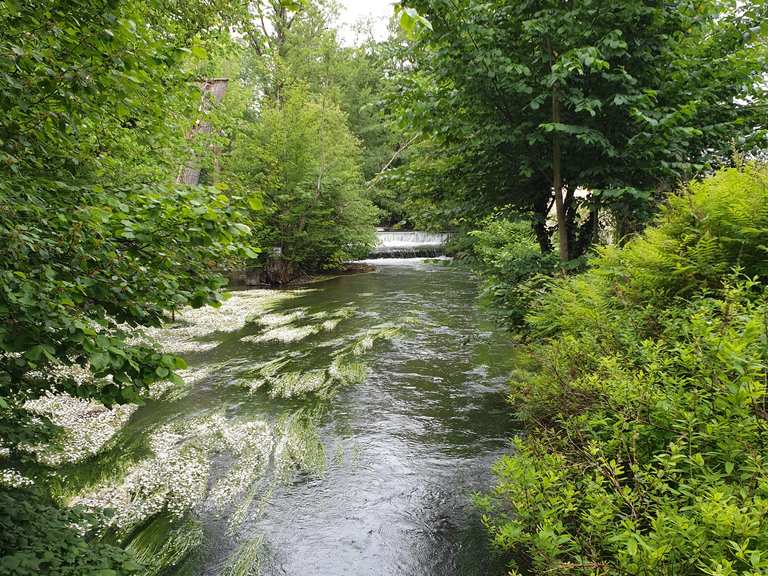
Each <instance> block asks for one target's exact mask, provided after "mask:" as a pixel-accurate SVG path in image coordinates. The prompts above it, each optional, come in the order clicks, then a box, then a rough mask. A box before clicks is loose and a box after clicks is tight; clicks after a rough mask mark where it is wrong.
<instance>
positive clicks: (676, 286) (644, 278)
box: [479, 167, 768, 575]
mask: <svg viewBox="0 0 768 576" xmlns="http://www.w3.org/2000/svg"><path fill="white" fill-rule="evenodd" d="M767 244H768V170H766V169H765V168H760V169H758V168H754V167H746V168H743V169H741V170H739V169H729V170H724V171H721V172H719V173H717V174H716V175H715V176H713V177H711V178H709V179H707V180H705V181H703V182H700V183H692V184H691V185H690V186H689V189H688V190H687V191H686V192H685V193H683V194H681V195H680V196H675V197H672V198H671V199H670V201H669V204H668V206H666V207H665V209H664V210H663V213H662V215H661V216H660V218H659V219H658V221H657V223H656V224H655V225H654V226H653V227H652V228H650V229H649V230H648V231H647V233H645V234H644V235H643V236H641V237H638V238H636V239H634V240H632V241H630V242H629V243H628V245H627V246H626V247H624V248H618V247H610V248H606V249H603V250H601V252H600V255H599V257H598V258H597V259H596V260H595V261H594V262H593V267H592V268H591V270H590V271H588V272H587V273H585V274H583V275H581V276H577V277H574V278H569V279H563V280H559V281H557V282H555V284H554V286H553V288H552V291H551V292H550V293H549V294H548V295H547V296H545V297H544V298H543V300H542V301H541V303H540V304H538V305H537V306H535V308H534V310H533V312H532V313H531V314H530V315H529V317H528V321H529V322H530V323H531V325H532V327H533V329H534V331H535V332H536V334H538V336H539V342H538V343H537V344H534V345H532V346H531V348H530V350H529V352H530V358H531V360H530V365H529V366H528V368H527V370H520V371H519V372H518V373H516V374H515V375H514V376H513V379H512V383H511V394H510V402H511V404H512V406H514V409H515V412H516V414H517V416H518V418H519V420H520V422H521V424H522V425H523V426H524V429H525V430H526V435H525V436H524V437H522V438H519V439H518V440H517V441H516V442H515V450H514V452H513V453H512V454H511V455H509V456H505V457H503V458H502V459H501V460H500V461H499V462H498V463H497V464H496V466H495V468H494V470H495V473H496V475H497V477H498V484H497V486H496V489H495V490H494V492H493V493H492V494H491V495H489V496H488V497H483V498H480V499H479V500H480V503H481V505H482V506H483V507H484V508H485V509H486V511H487V515H486V523H487V525H488V528H489V529H490V531H491V534H492V536H493V539H494V541H495V543H496V544H497V545H498V546H499V547H501V548H503V549H504V550H507V551H509V552H510V553H511V554H513V556H514V558H516V561H515V564H516V566H517V568H518V569H519V570H521V571H527V570H533V571H534V572H536V573H551V574H617V573H621V574H677V575H679V574H712V575H715V574H717V575H725V574H762V573H764V572H765V570H766V568H768V558H767V557H766V556H765V550H766V549H767V548H768V540H767V539H766V538H767V537H768V507H767V506H766V502H767V501H768V471H766V464H765V450H766V442H767V441H768V419H767V416H768V414H767V413H766V410H765V402H766V383H765V374H766V368H767V367H768V366H767V364H766V363H767V362H768V347H767V345H766V342H768V335H767V334H766V322H765V318H766V313H767V312H768V300H766V292H765V280H766V278H768V268H766V259H765V247H766V245H767Z"/></svg>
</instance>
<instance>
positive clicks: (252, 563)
mask: <svg viewBox="0 0 768 576" xmlns="http://www.w3.org/2000/svg"><path fill="white" fill-rule="evenodd" d="M265 551H266V546H265V545H264V538H263V537H262V536H258V537H256V538H252V539H250V540H247V541H245V542H243V543H242V544H240V545H239V546H238V547H237V550H235V552H234V553H233V554H232V555H231V556H230V557H229V559H228V560H227V562H226V564H225V565H224V569H223V570H222V571H221V573H220V574H221V576H258V575H259V574H260V573H261V558H262V556H263V555H264V553H265Z"/></svg>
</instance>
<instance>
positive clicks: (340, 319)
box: [81, 259, 512, 576]
mask: <svg viewBox="0 0 768 576" xmlns="http://www.w3.org/2000/svg"><path fill="white" fill-rule="evenodd" d="M262 292H263V291H262ZM240 296H241V297H242V298H245V300H243V302H246V301H247V296H248V294H247V293H241V295H240ZM278 296H280V295H278ZM260 306H261V307H260V308H259V311H258V313H257V314H256V315H255V316H252V317H249V321H247V322H245V323H244V325H242V324H237V323H233V324H232V325H233V326H234V327H235V329H234V330H232V329H229V328H228V326H227V325H226V323H224V324H222V325H220V326H218V325H215V322H216V320H214V325H213V326H212V327H211V326H209V330H208V331H207V332H206V333H205V334H202V335H200V334H197V335H195V334H192V336H193V338H192V340H194V341H195V343H196V344H197V346H193V347H191V348H190V349H188V350H186V351H185V356H186V357H187V358H188V360H189V363H190V368H189V370H188V371H187V373H188V374H189V375H192V377H190V378H189V381H190V384H189V386H188V388H187V389H186V391H185V392H184V393H177V392H172V393H171V394H170V395H166V396H165V397H163V398H162V399H158V400H155V401H151V402H149V403H148V404H147V405H145V406H143V407H141V408H139V409H138V411H137V412H135V413H134V414H133V417H132V418H131V419H130V421H129V422H128V424H127V426H126V427H125V428H124V429H123V430H122V431H121V432H120V434H118V436H117V437H116V439H115V440H114V441H113V443H112V448H111V451H112V452H113V453H116V452H119V453H120V454H122V458H123V459H126V460H128V461H130V464H129V465H123V466H119V467H118V468H120V469H121V472H120V473H119V474H114V475H112V477H111V478H110V473H104V472H102V480H101V482H102V484H100V485H99V484H98V483H96V484H97V485H96V487H95V488H94V486H91V487H89V488H88V490H86V491H85V492H86V493H87V492H88V491H89V490H90V493H89V494H86V495H85V496H81V497H82V498H83V502H84V503H86V504H87V503H88V502H89V499H90V501H92V502H97V503H99V505H104V502H103V501H104V500H105V499H107V500H108V499H109V498H112V499H113V500H114V501H115V502H117V504H116V507H119V504H120V502H122V503H123V504H126V505H127V506H128V508H129V509H130V512H126V513H125V514H127V516H126V515H124V521H125V522H126V523H127V524H128V525H131V522H132V523H133V524H132V525H133V527H132V528H131V530H130V531H128V532H126V534H128V536H127V537H126V538H125V539H124V540H123V542H124V543H126V542H128V543H129V547H130V548H133V549H134V550H135V551H137V553H139V555H140V556H142V557H143V558H144V560H145V561H148V562H149V563H150V564H151V563H152V562H155V563H156V565H157V567H156V570H155V572H154V573H157V574H189V575H206V576H208V575H210V576H213V575H217V576H218V575H247V574H254V575H255V574H262V575H264V576H272V575H288V576H341V575H347V574H349V575H356V576H363V575H370V576H374V575H381V576H385V575H386V576H395V575H403V576H405V575H419V576H430V575H435V576H438V575H439V576H451V575H456V576H473V575H481V574H482V575H485V574H502V573H504V570H503V564H502V563H501V562H500V560H499V559H497V558H495V557H494V555H493V554H492V553H491V552H490V551H489V550H488V549H487V548H486V545H485V540H486V537H485V535H484V533H483V528H482V526H481V524H480V520H479V517H478V514H477V513H476V512H475V510H474V508H473V505H472V503H471V495H472V494H473V493H474V492H477V491H480V490H483V489H486V488H487V487H488V486H489V484H490V482H491V478H490V467H491V465H492V463H493V462H494V460H495V459H497V458H498V457H499V455H500V454H502V453H503V452H504V451H505V450H508V438H509V437H510V435H511V430H512V424H511V422H510V417H509V410H508V407H507V406H506V405H505V399H504V392H505V381H506V378H507V374H508V373H509V371H510V369H511V361H512V360H511V353H510V351H511V346H512V344H511V342H510V340H509V338H508V336H506V335H505V334H504V333H503V332H502V331H498V330H497V329H495V328H494V326H493V324H492V322H491V320H490V319H489V318H488V317H487V316H486V314H485V313H484V312H483V311H482V310H481V309H480V308H478V306H477V305H476V286H475V282H474V280H473V279H472V278H471V276H470V275H469V274H468V273H466V272H465V271H462V270H460V269H457V268H455V267H452V266H446V265H444V263H438V262H430V261H422V260H415V259H411V260H386V261H381V262H379V263H377V271H376V272H373V273H368V274H358V275H350V276H341V277H338V278H335V279H331V280H327V281H324V282H321V283H317V284H313V285H310V286H308V287H307V288H306V289H304V290H298V291H296V292H293V293H285V295H284V297H277V298H275V299H273V300H270V301H269V303H268V304H265V305H260ZM230 308H232V307H230ZM235 308H236V307H235ZM230 312H231V313H233V314H237V313H238V311H237V310H234V309H232V310H230ZM230 319H231V318H230ZM230 328H231V327H230ZM177 330H178V334H180V335H184V334H186V336H187V340H186V342H189V341H190V339H189V335H190V333H185V332H184V327H183V326H182V327H181V328H179V329H177ZM171 334H173V330H171ZM166 336H167V334H166ZM181 339H182V340H184V339H183V338H181ZM106 461H107V462H108V461H109V459H108V458H107V459H106ZM105 474H106V475H105ZM120 483H122V486H123V489H124V492H126V493H127V494H128V496H124V497H122V500H121V497H120V495H119V494H117V493H116V492H115V489H114V487H115V486H116V485H120ZM136 510H139V512H136ZM142 511H143V512H142ZM131 514H133V515H134V516H131ZM142 514H143V516H142ZM118 516H119V515H118ZM125 518H128V519H127V520H125ZM160 563H165V564H170V565H171V568H170V569H169V570H161V569H160Z"/></svg>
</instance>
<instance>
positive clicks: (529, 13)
mask: <svg viewBox="0 0 768 576" xmlns="http://www.w3.org/2000/svg"><path fill="white" fill-rule="evenodd" d="M402 4H404V5H406V6H409V7H413V8H415V9H417V10H418V12H419V14H421V15H423V16H425V17H426V18H427V20H428V21H429V22H430V23H431V27H430V28H426V27H422V30H421V32H420V33H419V34H418V35H417V39H416V40H414V41H412V42H410V43H409V45H408V46H407V47H406V48H405V51H404V55H403V59H404V60H407V61H408V62H409V63H410V65H409V66H407V67H404V70H403V72H402V73H401V74H400V75H399V78H398V81H399V83H398V90H399V92H398V94H397V96H396V101H397V103H398V105H399V107H400V110H401V118H402V123H403V125H404V126H407V127H408V129H410V130H412V131H415V132H416V133H417V134H422V135H423V136H424V137H425V138H429V139H431V140H433V141H434V143H435V144H436V146H435V147H428V148H426V149H427V150H428V151H429V152H430V154H429V157H430V159H431V160H430V161H429V162H427V163H423V164H417V167H418V170H416V171H415V172H413V174H414V176H416V177H418V179H419V180H420V181H421V182H423V184H422V185H420V186H417V189H418V190H419V192H420V193H421V194H422V195H424V196H426V197H433V198H435V199H436V200H437V204H438V205H439V207H440V210H441V211H443V212H446V213H447V214H446V215H448V216H449V217H450V216H453V217H454V219H455V218H456V217H457V216H459V215H460V217H461V218H465V219H466V218H472V217H474V218H476V219H482V218H483V217H484V216H485V215H487V214H489V213H490V212H491V211H492V210H493V209H494V208H497V207H501V206H508V205H509V206H513V207H515V208H516V209H517V210H519V211H520V212H522V213H525V214H527V215H528V216H529V217H530V218H531V219H532V222H533V224H534V229H535V231H536V234H537V239H538V241H539V244H540V246H541V248H542V250H543V251H549V250H550V249H551V247H552V239H553V236H554V233H555V232H556V231H558V230H559V232H560V233H559V234H558V235H557V239H558V243H559V253H560V256H561V258H562V259H563V260H568V259H570V258H575V257H578V256H580V255H581V254H583V253H585V251H586V250H587V249H588V247H589V245H590V244H591V243H592V242H593V240H594V238H595V228H596V226H597V225H598V222H599V215H600V212H601V211H603V212H605V213H607V214H610V215H611V216H612V217H613V220H614V223H615V225H616V231H617V235H618V236H619V237H622V236H624V235H625V234H626V233H628V232H631V231H633V229H634V226H635V225H636V224H637V223H638V222H642V221H643V219H644V218H645V217H647V215H648V214H649V213H650V212H651V210H652V209H653V206H654V203H655V201H656V200H658V199H659V197H662V198H663V195H664V193H665V192H667V191H669V190H671V189H673V188H674V187H675V186H676V184H677V182H678V181H679V180H680V179H688V178H690V177H691V176H692V175H693V174H696V173H698V172H699V171H701V170H702V169H705V168H707V167H711V166H718V165H722V164H723V163H727V162H728V159H729V157H730V154H731V151H732V149H733V148H734V147H736V148H737V149H739V150H744V151H746V150H750V149H752V148H754V147H760V146H762V145H764V143H765V133H764V129H765V125H766V124H765V108H764V106H763V105H762V100H761V98H762V96H763V92H764V90H765V83H764V81H763V70H764V66H765V61H766V48H765V46H766V45H765V42H764V38H765V32H766V28H765V26H766V25H765V22H766V18H765V10H766V8H765V5H764V3H762V2H746V3H739V4H730V3H726V2H717V1H714V2H675V3H661V2H646V1H641V0H637V1H634V0H629V1H627V0H617V1H615V2H609V3H606V2H592V1H587V2H576V3H573V2H559V1H558V2H555V1H549V0H530V1H524V2H509V1H507V0H498V1H491V2H486V1H476V0H409V1H407V2H403V3H402ZM435 148H436V149H435ZM580 188H582V189H586V190H587V191H588V194H586V195H581V196H580V195H579V194H577V193H576V192H577V190H578V189H580ZM550 210H553V211H554V212H555V215H556V219H555V220H556V221H555V222H549V221H548V215H549V213H550Z"/></svg>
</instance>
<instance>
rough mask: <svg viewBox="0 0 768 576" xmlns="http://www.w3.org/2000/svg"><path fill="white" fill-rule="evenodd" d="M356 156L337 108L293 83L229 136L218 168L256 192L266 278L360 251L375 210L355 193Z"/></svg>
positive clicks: (334, 264)
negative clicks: (230, 145)
mask: <svg viewBox="0 0 768 576" xmlns="http://www.w3.org/2000/svg"><path fill="white" fill-rule="evenodd" d="M359 157H360V150H359V147H358V143H357V141H356V140H355V138H354V136H353V135H352V134H351V133H350V131H349V129H348V128H347V125H346V118H345V116H344V114H343V113H342V112H341V110H339V108H338V106H336V105H335V104H334V103H333V102H332V101H329V100H328V99H326V98H324V97H323V96H312V95H310V94H308V92H307V89H306V87H304V86H301V85H300V86H297V87H294V88H291V89H290V90H286V93H285V96H284V100H283V101H282V103H281V105H277V104H276V103H270V104H267V106H266V107H265V108H264V109H263V110H261V111H260V113H259V116H258V118H256V119H254V122H253V123H252V124H251V125H250V127H249V128H248V129H247V130H246V131H244V132H243V133H242V134H241V136H240V138H238V140H237V141H236V142H235V145H234V150H233V153H232V155H231V157H230V158H229V164H228V165H226V166H225V169H227V170H229V171H230V172H231V173H232V174H233V176H234V177H235V178H236V179H237V180H238V181H239V182H240V185H242V186H244V187H246V188H257V189H259V190H261V191H262V193H263V195H264V200H265V205H264V213H263V216H262V218H261V221H260V224H259V226H258V227H257V228H258V232H257V234H258V238H259V242H260V244H262V245H265V246H270V247H273V249H274V250H273V251H274V255H273V256H276V257H273V258H271V259H270V260H271V262H270V263H268V264H267V271H268V275H269V277H270V280H272V281H274V282H277V283H285V282H287V281H288V280H291V279H292V278H294V277H295V276H296V275H297V274H299V273H300V272H302V271H316V270H321V269H324V268H325V269H336V268H339V267H340V266H341V265H342V264H343V262H344V261H346V260H349V259H352V258H359V257H364V256H366V255H367V254H368V251H369V249H370V248H371V247H372V245H373V222H374V219H375V216H376V210H375V208H374V207H373V206H372V205H371V203H370V202H369V201H368V200H367V199H366V198H365V197H364V196H363V195H362V191H363V178H362V173H361V171H360V158H359ZM265 256H267V255H265Z"/></svg>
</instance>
